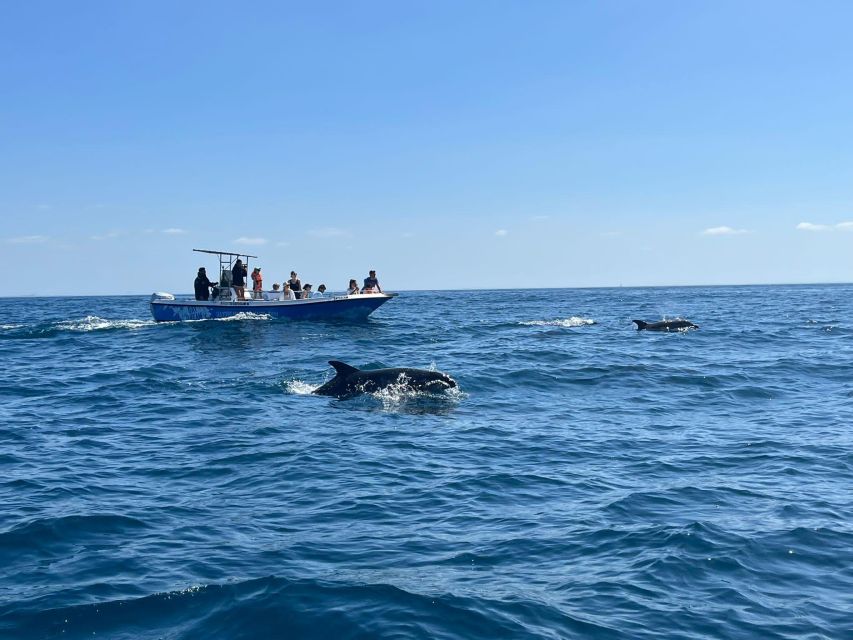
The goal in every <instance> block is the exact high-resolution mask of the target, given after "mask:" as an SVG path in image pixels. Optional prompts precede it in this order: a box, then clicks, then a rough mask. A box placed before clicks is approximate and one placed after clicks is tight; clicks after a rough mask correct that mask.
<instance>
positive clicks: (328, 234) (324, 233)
mask: <svg viewBox="0 0 853 640" xmlns="http://www.w3.org/2000/svg"><path fill="white" fill-rule="evenodd" d="M308 235H309V236H313V237H315V238H343V237H344V236H348V235H350V232H349V231H347V230H346V229H341V228H340V227H322V228H320V229H311V230H310V231H309V232H308Z"/></svg>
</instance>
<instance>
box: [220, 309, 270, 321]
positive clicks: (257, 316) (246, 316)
mask: <svg viewBox="0 0 853 640" xmlns="http://www.w3.org/2000/svg"><path fill="white" fill-rule="evenodd" d="M215 319H216V320H218V321H219V322H233V321H234V320H272V316H271V315H270V314H268V313H252V312H251V311H241V312H240V313H237V314H235V315H233V316H228V317H227V318H215Z"/></svg>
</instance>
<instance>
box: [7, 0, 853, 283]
mask: <svg viewBox="0 0 853 640" xmlns="http://www.w3.org/2000/svg"><path fill="white" fill-rule="evenodd" d="M850 24H853V5H850V4H849V3H846V2H817V3H804V2H783V1H774V2H747V3H744V2H689V3H685V2H628V1H624V2H580V1H578V2H568V1H561V2H540V1H533V2H531V1H525V2H506V1H501V2H440V1H438V2H435V1H433V2H426V1H423V2H370V1H365V2H316V1H315V2H299V3H290V2H242V3H237V2H229V3H225V2H215V1H206V2H178V3H175V2H154V1H145V2H120V3H117V2H94V1H87V2H79V3H63V2H38V1H33V2H26V3H11V4H8V5H7V6H6V7H5V8H4V11H3V18H2V20H0V151H2V152H1V153H0V215H2V217H3V220H4V224H3V229H2V233H0V247H2V248H3V250H4V252H5V259H6V261H7V262H10V263H11V264H12V265H13V267H12V271H13V273H16V275H15V276H14V277H13V278H12V281H11V282H7V284H6V286H5V287H4V292H3V293H4V294H5V295H18V294H107V293H150V292H151V291H155V290H166V291H173V292H185V291H189V290H190V289H191V282H192V279H193V277H194V275H195V270H196V269H197V268H198V266H201V265H206V266H208V267H210V266H211V263H210V262H209V261H208V262H205V261H203V260H202V261H200V260H199V258H198V256H197V255H196V254H193V253H192V252H191V251H190V250H191V249H192V248H193V247H203V248H215V249H219V248H222V249H234V250H241V251H247V252H248V253H252V254H258V255H259V256H260V257H261V260H260V261H259V263H258V264H260V265H261V266H262V267H263V270H264V273H265V274H266V280H267V283H268V284H269V283H271V282H273V281H280V280H282V279H283V278H285V277H286V275H287V274H288V273H289V272H290V270H291V269H296V270H297V271H299V272H300V274H301V275H302V277H303V280H304V281H310V282H313V283H315V284H316V283H319V282H325V283H326V284H327V285H329V286H330V287H331V288H332V289H339V288H342V287H343V286H344V285H345V284H346V282H347V280H348V279H349V278H350V277H359V278H361V277H364V275H366V271H367V270H368V269H370V268H375V269H377V270H378V272H379V275H380V279H381V281H382V282H383V284H384V286H385V287H386V288H389V289H425V288H479V287H496V288H510V287H529V286H541V287H562V286H568V287H571V286H614V285H620V284H621V285H625V286H628V285H669V284H674V285H681V284H727V283H732V284H737V283H773V282H817V281H820V282H830V281H831V282H837V281H846V282H849V281H853V251H851V249H852V248H853V193H852V192H851V190H853V144H851V140H853V116H852V115H851V114H853V81H851V80H853V78H851V75H853V40H851V38H850V37H849V26H850Z"/></svg>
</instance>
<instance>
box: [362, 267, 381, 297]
mask: <svg viewBox="0 0 853 640" xmlns="http://www.w3.org/2000/svg"><path fill="white" fill-rule="evenodd" d="M361 292H362V293H382V287H380V286H379V280H377V279H376V272H375V271H374V270H373V269H371V270H370V274H369V275H368V276H367V277H366V278H365V279H364V286H363V287H362V288H361Z"/></svg>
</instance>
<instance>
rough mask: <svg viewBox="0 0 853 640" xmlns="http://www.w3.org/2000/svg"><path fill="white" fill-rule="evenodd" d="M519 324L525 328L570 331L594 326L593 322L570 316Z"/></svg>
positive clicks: (588, 319)
mask: <svg viewBox="0 0 853 640" xmlns="http://www.w3.org/2000/svg"><path fill="white" fill-rule="evenodd" d="M519 324H522V325H524V326H527V327H563V328H566V329H570V328H572V327H586V326H589V325H591V324H595V320H593V319H591V318H580V317H578V316H572V317H571V318H559V319H557V320H528V321H526V322H520V323H519Z"/></svg>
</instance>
